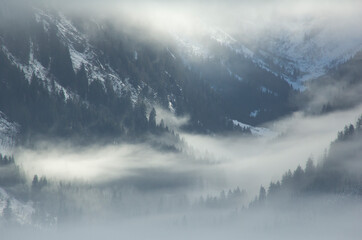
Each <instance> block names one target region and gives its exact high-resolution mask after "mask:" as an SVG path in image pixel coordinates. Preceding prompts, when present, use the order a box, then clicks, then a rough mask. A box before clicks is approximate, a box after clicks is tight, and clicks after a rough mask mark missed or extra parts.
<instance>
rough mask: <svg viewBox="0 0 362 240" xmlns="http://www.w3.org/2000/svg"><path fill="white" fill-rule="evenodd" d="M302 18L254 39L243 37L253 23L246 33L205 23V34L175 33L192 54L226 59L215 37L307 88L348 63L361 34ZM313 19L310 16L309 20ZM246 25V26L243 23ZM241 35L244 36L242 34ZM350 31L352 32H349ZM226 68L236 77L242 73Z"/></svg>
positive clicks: (360, 47) (359, 44)
mask: <svg viewBox="0 0 362 240" xmlns="http://www.w3.org/2000/svg"><path fill="white" fill-rule="evenodd" d="M305 21H306V20H299V21H296V22H294V25H297V26H294V25H293V26H292V27H291V26H289V25H288V26H284V27H283V26H281V27H280V28H276V29H278V30H275V29H268V30H265V33H264V34H259V35H257V36H254V38H255V39H253V40H250V39H247V40H246V39H244V35H245V34H246V35H247V34H248V31H250V32H253V30H252V29H249V28H250V26H248V27H246V29H244V32H243V34H240V33H238V34H236V36H231V34H229V33H227V32H225V31H223V30H222V29H220V28H217V27H204V28H203V32H202V33H199V35H202V37H198V38H192V37H184V36H180V35H177V34H176V33H172V35H173V36H174V38H175V40H176V42H177V43H178V45H179V46H180V48H181V49H182V50H181V52H184V53H186V55H188V56H189V57H191V58H195V57H196V58H201V59H205V58H217V59H220V60H225V56H224V57H223V56H220V55H219V51H215V45H213V44H210V42H208V41H214V42H216V43H217V44H219V45H220V46H222V47H225V48H227V49H229V50H231V52H232V53H236V54H239V55H241V56H243V57H245V58H247V59H249V60H251V61H252V62H253V63H254V64H255V65H257V66H259V67H260V68H262V69H264V70H267V71H269V72H271V73H273V74H274V75H276V76H280V77H282V78H283V79H284V80H286V81H287V82H288V83H289V84H291V85H292V86H293V88H294V89H296V90H302V91H303V90H305V89H306V86H305V82H308V81H309V80H313V79H316V78H318V77H320V76H322V75H324V74H326V73H328V72H329V71H331V70H333V69H335V68H336V67H338V66H339V65H340V64H343V63H345V62H346V61H348V60H350V59H351V58H353V56H355V55H356V54H357V53H358V52H359V51H361V50H362V34H354V35H353V36H351V37H350V38H348V39H345V38H343V37H341V36H336V34H335V33H334V32H333V31H335V30H334V29H333V27H332V26H315V25H316V24H314V23H313V22H305ZM309 21H311V20H309ZM244 28H245V27H244ZM240 35H242V36H240ZM349 35H351V34H349ZM225 68H226V70H227V71H229V72H230V74H233V75H234V76H235V78H237V79H240V80H241V79H242V77H241V76H239V75H237V74H234V73H232V71H231V70H230V68H229V67H228V66H225Z"/></svg>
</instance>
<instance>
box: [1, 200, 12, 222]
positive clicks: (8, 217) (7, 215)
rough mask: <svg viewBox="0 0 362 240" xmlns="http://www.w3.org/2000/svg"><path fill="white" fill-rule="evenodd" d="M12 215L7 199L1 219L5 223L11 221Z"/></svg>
mask: <svg viewBox="0 0 362 240" xmlns="http://www.w3.org/2000/svg"><path fill="white" fill-rule="evenodd" d="M12 215H13V213H12V210H11V202H10V199H8V200H6V205H5V208H4V210H3V217H4V219H5V220H6V221H11V219H12Z"/></svg>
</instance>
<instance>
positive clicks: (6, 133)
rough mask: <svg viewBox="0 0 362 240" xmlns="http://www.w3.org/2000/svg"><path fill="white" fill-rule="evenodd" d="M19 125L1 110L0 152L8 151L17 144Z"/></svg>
mask: <svg viewBox="0 0 362 240" xmlns="http://www.w3.org/2000/svg"><path fill="white" fill-rule="evenodd" d="M18 128H19V126H18V125H17V124H15V123H11V122H9V121H8V120H7V119H6V116H5V114H3V113H2V112H0V153H3V154H5V153H8V152H9V151H10V150H11V148H12V147H14V145H15V141H16V135H17V133H18Z"/></svg>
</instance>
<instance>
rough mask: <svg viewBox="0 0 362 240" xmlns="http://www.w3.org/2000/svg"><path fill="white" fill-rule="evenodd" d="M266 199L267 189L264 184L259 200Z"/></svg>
mask: <svg viewBox="0 0 362 240" xmlns="http://www.w3.org/2000/svg"><path fill="white" fill-rule="evenodd" d="M265 200H266V191H265V188H264V187H263V186H261V187H260V190H259V202H264V201H265Z"/></svg>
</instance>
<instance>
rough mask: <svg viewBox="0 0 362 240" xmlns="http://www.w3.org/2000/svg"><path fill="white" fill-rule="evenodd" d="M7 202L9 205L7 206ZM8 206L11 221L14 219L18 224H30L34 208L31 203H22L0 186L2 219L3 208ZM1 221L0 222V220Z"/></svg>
mask: <svg viewBox="0 0 362 240" xmlns="http://www.w3.org/2000/svg"><path fill="white" fill-rule="evenodd" d="M8 204H9V206H7V205H8ZM6 207H9V208H10V209H11V216H10V217H11V221H15V222H16V223H18V224H20V225H30V224H31V217H32V214H33V212H34V208H33V207H32V204H31V203H22V202H20V201H18V200H17V199H15V198H14V197H12V196H10V195H9V194H7V192H6V191H5V190H4V189H2V188H0V213H1V214H0V216H1V217H0V219H1V220H3V221H5V219H4V209H5V208H6ZM0 223H1V222H0Z"/></svg>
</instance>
